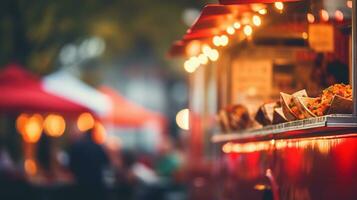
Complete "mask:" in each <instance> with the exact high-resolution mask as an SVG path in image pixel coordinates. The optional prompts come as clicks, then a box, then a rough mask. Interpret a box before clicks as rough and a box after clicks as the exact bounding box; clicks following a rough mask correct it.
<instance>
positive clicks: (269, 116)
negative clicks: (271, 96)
mask: <svg viewBox="0 0 357 200" xmlns="http://www.w3.org/2000/svg"><path fill="white" fill-rule="evenodd" d="M278 106H279V105H278V103H277V102H274V103H267V104H264V105H262V106H261V107H260V108H259V110H258V112H257V114H256V115H255V120H256V121H257V122H258V123H259V124H261V125H263V126H266V125H271V124H272V123H273V115H274V109H275V108H276V107H278Z"/></svg>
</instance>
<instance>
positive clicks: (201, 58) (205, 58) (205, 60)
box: [198, 54, 208, 65]
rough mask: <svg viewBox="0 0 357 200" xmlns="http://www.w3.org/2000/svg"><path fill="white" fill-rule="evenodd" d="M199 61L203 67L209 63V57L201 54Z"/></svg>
mask: <svg viewBox="0 0 357 200" xmlns="http://www.w3.org/2000/svg"><path fill="white" fill-rule="evenodd" d="M198 60H199V61H200V64H201V65H205V64H207V63H208V58H207V56H206V55H205V54H200V55H199V56H198Z"/></svg>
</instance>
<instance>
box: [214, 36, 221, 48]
mask: <svg viewBox="0 0 357 200" xmlns="http://www.w3.org/2000/svg"><path fill="white" fill-rule="evenodd" d="M212 42H213V44H214V46H216V47H219V46H221V38H220V37H219V36H218V35H216V36H214V37H213V40H212Z"/></svg>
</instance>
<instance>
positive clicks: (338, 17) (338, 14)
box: [335, 10, 344, 22]
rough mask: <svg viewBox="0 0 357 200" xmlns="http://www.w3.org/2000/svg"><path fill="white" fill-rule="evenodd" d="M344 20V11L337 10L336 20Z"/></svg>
mask: <svg viewBox="0 0 357 200" xmlns="http://www.w3.org/2000/svg"><path fill="white" fill-rule="evenodd" d="M343 18H344V16H343V12H342V11H340V10H336V12H335V19H336V20H337V21H340V22H341V21H343Z"/></svg>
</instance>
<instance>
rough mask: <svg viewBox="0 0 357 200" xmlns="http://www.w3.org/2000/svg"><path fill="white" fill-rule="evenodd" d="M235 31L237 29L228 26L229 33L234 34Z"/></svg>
mask: <svg viewBox="0 0 357 200" xmlns="http://www.w3.org/2000/svg"><path fill="white" fill-rule="evenodd" d="M235 32H236V30H235V29H234V28H233V27H232V26H229V27H228V28H227V33H228V34H229V35H233V34H234V33H235Z"/></svg>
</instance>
